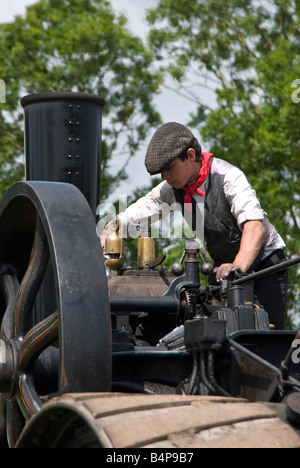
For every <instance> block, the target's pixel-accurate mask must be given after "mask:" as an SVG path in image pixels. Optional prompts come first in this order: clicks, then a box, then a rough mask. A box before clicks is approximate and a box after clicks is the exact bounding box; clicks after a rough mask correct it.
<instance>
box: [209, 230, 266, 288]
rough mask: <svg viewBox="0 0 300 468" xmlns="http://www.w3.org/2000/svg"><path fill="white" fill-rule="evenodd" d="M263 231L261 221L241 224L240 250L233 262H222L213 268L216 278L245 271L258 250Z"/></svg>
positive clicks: (219, 279)
mask: <svg viewBox="0 0 300 468" xmlns="http://www.w3.org/2000/svg"><path fill="white" fill-rule="evenodd" d="M264 233H265V230H264V227H263V223H262V221H246V222H245V223H244V224H243V232H242V238H241V245H240V250H239V251H238V253H237V255H236V257H235V259H234V260H233V263H223V264H222V265H220V266H219V267H217V268H215V269H214V272H215V273H216V280H217V281H221V280H222V279H223V278H224V277H225V276H228V275H229V274H230V273H232V272H234V271H239V272H241V273H245V272H247V271H248V270H249V268H250V267H251V266H252V264H253V262H254V261H255V259H256V257H257V255H258V254H259V252H260V249H261V246H262V241H263V237H264Z"/></svg>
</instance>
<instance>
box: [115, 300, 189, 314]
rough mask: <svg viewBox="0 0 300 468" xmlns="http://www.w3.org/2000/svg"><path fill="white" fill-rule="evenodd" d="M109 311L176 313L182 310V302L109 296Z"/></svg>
mask: <svg viewBox="0 0 300 468" xmlns="http://www.w3.org/2000/svg"><path fill="white" fill-rule="evenodd" d="M109 302H110V308H111V311H114V312H116V311H131V312H139V311H143V312H158V311H159V309H163V311H164V312H177V311H181V310H183V309H184V302H182V301H179V300H178V299H176V298H174V297H168V296H155V297H127V296H111V297H110V299H109Z"/></svg>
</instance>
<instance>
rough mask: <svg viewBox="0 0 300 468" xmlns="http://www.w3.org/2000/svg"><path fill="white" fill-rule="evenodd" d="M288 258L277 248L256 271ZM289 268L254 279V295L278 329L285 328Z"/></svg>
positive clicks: (271, 322)
mask: <svg viewBox="0 0 300 468" xmlns="http://www.w3.org/2000/svg"><path fill="white" fill-rule="evenodd" d="M285 260H286V257H285V255H284V252H283V250H281V249H279V250H275V251H274V252H273V253H272V254H271V255H269V256H268V257H266V258H265V259H264V260H262V261H261V262H260V263H259V265H258V267H257V268H256V269H255V271H260V270H263V269H265V268H269V267H270V266H273V265H277V264H278V263H281V262H283V261H285ZM287 286H288V269H285V270H282V271H279V272H278V273H273V274H271V275H269V276H265V277H264V278H260V279H257V280H255V281H254V295H256V296H257V298H258V300H259V302H260V304H261V305H262V306H263V307H264V309H265V310H266V311H267V312H268V314H269V320H270V324H273V325H274V326H275V328H276V329H277V330H284V329H285V318H286V299H287Z"/></svg>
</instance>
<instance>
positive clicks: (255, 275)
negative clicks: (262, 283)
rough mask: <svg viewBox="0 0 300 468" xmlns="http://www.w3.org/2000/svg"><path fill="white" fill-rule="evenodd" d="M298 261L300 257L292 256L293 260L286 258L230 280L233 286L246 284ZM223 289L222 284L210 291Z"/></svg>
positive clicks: (214, 291)
mask: <svg viewBox="0 0 300 468" xmlns="http://www.w3.org/2000/svg"><path fill="white" fill-rule="evenodd" d="M297 263H300V257H295V258H292V259H291V260H286V261H284V262H281V263H278V264H277V265H273V266H271V267H269V268H265V269H264V270H261V271H257V272H255V273H250V274H249V275H247V276H243V277H242V278H238V279H236V280H234V281H231V282H230V285H231V286H235V285H238V284H244V283H247V282H248V281H253V280H256V279H259V278H263V277H264V276H268V275H270V274H272V273H277V272H279V271H281V270H285V269H286V268H289V267H290V266H292V265H296V264H297ZM220 290H221V286H216V287H213V288H211V290H210V292H211V294H216V293H218V292H219V291H220Z"/></svg>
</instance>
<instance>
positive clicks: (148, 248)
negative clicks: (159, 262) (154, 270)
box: [137, 237, 155, 268]
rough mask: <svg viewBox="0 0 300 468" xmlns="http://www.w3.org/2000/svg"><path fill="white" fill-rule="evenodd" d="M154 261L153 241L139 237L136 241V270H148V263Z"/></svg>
mask: <svg viewBox="0 0 300 468" xmlns="http://www.w3.org/2000/svg"><path fill="white" fill-rule="evenodd" d="M153 260H155V239H154V238H153V237H139V238H138V240H137V262H138V268H147V267H148V268H150V262H152V261H153Z"/></svg>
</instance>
